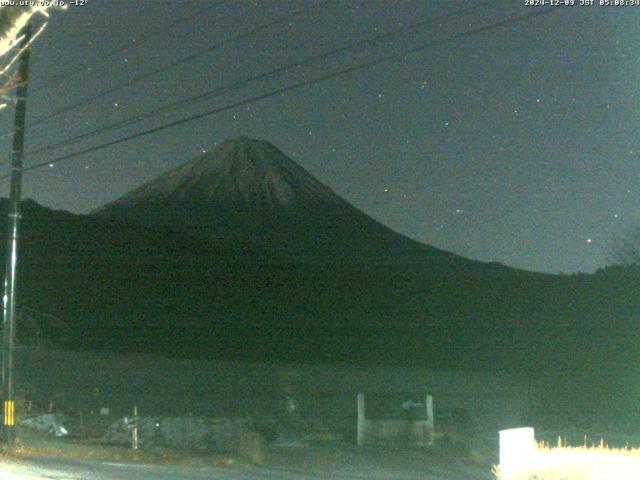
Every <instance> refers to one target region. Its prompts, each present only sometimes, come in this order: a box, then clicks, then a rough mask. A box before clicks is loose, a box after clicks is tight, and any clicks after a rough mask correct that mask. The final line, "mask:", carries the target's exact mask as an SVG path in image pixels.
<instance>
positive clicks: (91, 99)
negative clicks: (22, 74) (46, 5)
mask: <svg viewBox="0 0 640 480" xmlns="http://www.w3.org/2000/svg"><path fill="white" fill-rule="evenodd" d="M327 1H329V0H321V1H320V2H319V3H316V4H315V5H313V6H312V7H306V8H301V9H299V10H296V11H294V12H293V13H290V14H289V15H286V16H284V17H280V18H277V19H275V20H272V21H269V22H265V23H263V24H261V25H258V26H256V27H253V28H250V29H248V30H245V31H244V32H242V33H239V34H238V35H235V36H234V37H232V38H230V39H227V40H223V41H221V42H218V43H215V44H213V45H210V46H209V47H206V48H204V49H201V50H198V51H197V52H195V53H192V54H190V55H187V56H186V57H182V58H180V59H178V60H175V61H173V62H171V63H168V64H166V65H163V66H161V67H158V68H154V69H153V70H150V71H149V72H146V73H143V74H141V75H138V76H136V77H133V78H132V79H131V80H129V81H127V82H125V83H122V84H120V85H118V86H116V87H113V88H110V89H108V90H104V91H102V92H100V93H98V94H96V95H94V96H93V97H89V98H85V99H83V100H80V101H78V102H75V103H72V104H70V105H67V106H66V107H63V108H61V109H59V110H56V111H55V112H51V113H50V114H48V115H45V116H43V117H40V118H39V119H36V120H34V121H33V122H31V123H30V124H29V127H35V126H38V125H40V124H42V123H44V122H46V121H48V120H51V119H52V118H55V117H57V116H58V115H62V114H63V113H67V112H69V111H71V110H74V109H76V108H78V107H81V106H83V105H88V104H91V103H93V102H95V101H96V100H99V99H101V98H104V97H106V96H107V95H111V94H112V93H115V92H119V91H120V90H122V89H124V88H127V87H130V86H132V85H135V84H137V83H140V82H142V81H144V80H146V79H148V78H151V77H153V76H155V75H157V74H159V73H162V72H165V71H167V70H171V69H172V68H175V67H177V66H179V65H182V64H184V63H187V62H190V61H191V60H193V59H195V58H198V57H200V56H202V55H206V54H208V53H210V52H212V51H214V50H216V49H218V48H221V47H223V46H225V45H227V44H229V43H232V42H235V41H237V40H241V39H243V38H246V37H249V36H251V35H254V34H256V33H259V32H261V31H263V30H267V29H269V28H271V27H274V26H276V25H278V24H280V23H282V22H285V21H288V20H290V19H291V18H293V17H297V16H299V15H301V14H303V13H305V12H307V11H309V10H313V9H315V8H318V7H319V6H321V5H323V4H324V3H326V2H327Z"/></svg>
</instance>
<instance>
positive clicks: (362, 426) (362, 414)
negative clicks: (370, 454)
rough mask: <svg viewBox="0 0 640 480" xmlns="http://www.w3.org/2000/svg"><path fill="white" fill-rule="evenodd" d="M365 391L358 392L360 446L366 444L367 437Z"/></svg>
mask: <svg viewBox="0 0 640 480" xmlns="http://www.w3.org/2000/svg"><path fill="white" fill-rule="evenodd" d="M365 422H366V419H365V410H364V393H359V394H358V446H362V445H364V440H365V439H364V437H365Z"/></svg>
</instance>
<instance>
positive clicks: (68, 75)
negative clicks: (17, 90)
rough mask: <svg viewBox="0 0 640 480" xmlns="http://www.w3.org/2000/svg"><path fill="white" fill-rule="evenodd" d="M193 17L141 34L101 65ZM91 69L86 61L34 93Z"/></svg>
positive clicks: (111, 53) (115, 50) (54, 76)
mask: <svg viewBox="0 0 640 480" xmlns="http://www.w3.org/2000/svg"><path fill="white" fill-rule="evenodd" d="M193 17H195V14H194V13H191V14H189V15H185V16H183V17H181V18H179V19H177V20H175V21H173V22H171V23H169V24H168V25H166V26H164V27H161V28H156V29H155V30H154V31H153V32H151V33H150V34H146V35H145V34H144V33H141V34H140V35H139V36H138V37H136V38H134V39H132V40H131V42H129V43H128V44H127V45H124V46H122V47H116V48H115V49H113V50H111V51H109V52H107V53H106V54H104V55H103V56H102V57H101V58H100V63H104V61H105V60H107V59H109V58H111V57H114V56H116V55H119V54H122V53H124V52H126V51H127V50H128V49H130V48H131V47H139V46H140V45H142V44H143V43H144V42H145V41H147V40H149V39H151V38H154V37H157V36H159V35H162V34H166V33H167V32H168V31H171V30H173V29H174V28H175V27H177V26H178V25H180V24H181V23H183V22H186V21H187V20H192V19H193ZM89 67H91V62H88V61H84V62H82V64H81V65H80V66H79V67H75V68H72V69H66V70H64V69H63V70H62V71H61V72H59V73H57V74H56V75H53V76H52V77H50V78H49V79H48V80H46V82H45V84H44V85H42V86H41V87H39V88H35V89H33V92H31V93H32V94H33V93H37V92H40V91H41V90H44V89H45V88H47V89H48V88H56V87H58V86H59V85H60V84H61V83H62V82H64V81H65V80H68V79H69V78H72V77H74V76H76V75H78V74H80V73H82V72H85V71H86V70H87V68H89Z"/></svg>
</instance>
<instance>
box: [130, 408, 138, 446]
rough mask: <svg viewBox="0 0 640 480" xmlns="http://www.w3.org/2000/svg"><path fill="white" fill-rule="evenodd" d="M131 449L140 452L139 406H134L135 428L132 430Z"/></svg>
mask: <svg viewBox="0 0 640 480" xmlns="http://www.w3.org/2000/svg"><path fill="white" fill-rule="evenodd" d="M131 448H132V449H133V450H138V406H137V405H134V406H133V428H132V429H131Z"/></svg>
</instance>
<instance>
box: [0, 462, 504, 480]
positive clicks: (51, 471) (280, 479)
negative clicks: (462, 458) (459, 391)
mask: <svg viewBox="0 0 640 480" xmlns="http://www.w3.org/2000/svg"><path fill="white" fill-rule="evenodd" d="M321 470H322V471H319V470H315V471H314V469H308V468H303V469H300V468H295V467H292V468H280V467H277V466H274V467H269V468H262V467H252V466H245V465H237V466H230V467H182V466H175V465H170V466H167V465H142V464H126V463H114V462H101V461H96V460H76V459H66V458H37V459H31V458H30V459H21V460H11V461H6V460H5V461H2V462H0V479H2V480H245V479H246V480H294V479H296V480H318V479H327V480H417V479H420V480H445V479H446V480H449V479H452V480H454V479H455V480H475V479H482V480H485V479H487V478H494V477H493V476H492V475H486V474H485V473H484V472H483V474H481V475H477V473H478V472H477V471H475V472H472V471H461V470H457V469H454V470H453V471H452V470H449V469H446V468H445V469H442V468H440V469H436V471H434V470H431V471H430V472H426V471H422V472H418V471H414V472H411V473H409V472H406V471H405V472H400V471H398V470H396V471H395V472H394V471H392V472H389V471H388V470H387V471H379V470H378V471H375V472H373V471H368V472H367V471H366V470H365V471H354V470H353V469H352V468H349V466H346V468H344V469H321ZM349 470H351V471H349ZM438 470H439V471H438ZM455 470H457V471H455ZM487 473H488V472H487Z"/></svg>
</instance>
